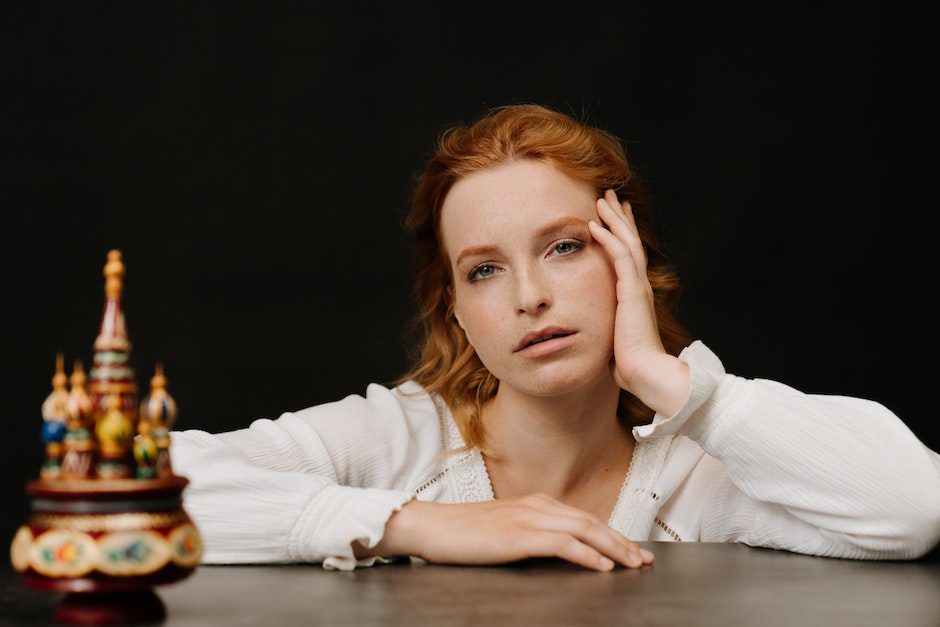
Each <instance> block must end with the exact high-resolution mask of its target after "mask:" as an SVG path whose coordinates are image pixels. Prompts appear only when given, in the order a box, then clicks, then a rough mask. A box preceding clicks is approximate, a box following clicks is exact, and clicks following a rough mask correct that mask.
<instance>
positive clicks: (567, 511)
mask: <svg viewBox="0 0 940 627" xmlns="http://www.w3.org/2000/svg"><path fill="white" fill-rule="evenodd" d="M530 496H531V497H532V498H533V507H535V508H536V509H538V510H539V511H542V512H545V513H548V514H556V515H559V516H569V517H572V518H575V519H581V520H588V521H590V522H591V523H593V524H595V525H597V527H598V528H599V529H601V530H602V531H603V532H604V533H606V534H607V535H609V536H610V537H611V539H612V540H613V541H614V542H616V543H617V544H621V545H623V546H625V547H626V548H627V550H628V551H632V552H634V553H636V554H637V555H638V556H640V559H641V560H642V561H643V562H644V563H650V562H652V553H650V557H646V556H644V555H643V554H642V552H641V551H640V545H639V544H637V543H636V542H634V541H633V540H631V539H630V538H628V537H626V536H625V535H623V534H622V533H620V532H619V531H617V530H616V529H612V528H611V527H610V525H608V524H606V523H605V522H603V521H602V520H601V519H600V518H598V517H597V516H594V515H592V514H589V513H588V512H586V511H584V510H582V509H578V508H576V507H571V506H570V505H565V504H564V503H562V502H561V501H558V500H556V499H553V498H551V497H550V496H548V495H546V494H541V493H537V494H532V495H530ZM647 553H649V551H647Z"/></svg>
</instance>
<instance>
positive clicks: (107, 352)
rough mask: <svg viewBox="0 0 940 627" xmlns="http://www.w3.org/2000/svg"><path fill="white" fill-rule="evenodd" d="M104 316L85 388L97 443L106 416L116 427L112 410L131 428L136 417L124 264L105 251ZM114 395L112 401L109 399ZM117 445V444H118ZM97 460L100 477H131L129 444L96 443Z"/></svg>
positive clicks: (116, 252) (116, 255) (117, 254)
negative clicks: (125, 304) (126, 321)
mask: <svg viewBox="0 0 940 627" xmlns="http://www.w3.org/2000/svg"><path fill="white" fill-rule="evenodd" d="M104 277H105V283H104V294H105V301H104V313H103V314H102V316H101V329H100V330H99V331H98V337H97V339H95V345H94V349H95V357H94V365H93V367H92V369H91V372H90V373H89V379H90V384H89V386H88V392H89V396H90V397H91V405H92V416H93V418H94V421H95V424H96V430H95V432H96V434H98V436H99V440H100V439H101V437H102V434H103V433H106V432H107V430H104V431H102V429H100V428H98V423H99V422H100V421H101V420H102V419H103V418H105V417H106V415H107V418H108V422H107V424H108V425H111V426H113V425H112V423H114V424H117V422H123V421H116V417H115V415H114V412H115V411H118V412H120V413H121V414H123V416H124V418H126V420H127V421H129V422H130V423H131V424H132V425H133V423H134V422H136V420H135V418H136V414H137V383H136V381H135V380H134V370H133V368H132V367H131V363H130V355H131V343H130V340H128V337H127V326H126V323H125V322H124V310H123V308H122V305H121V297H122V294H123V290H124V263H123V262H122V261H121V251H119V250H112V251H110V252H108V262H107V263H106V264H105V266H104ZM111 395H114V396H115V397H116V400H117V402H115V400H114V399H112V400H109V399H108V397H109V396H111ZM117 442H120V444H117ZM99 454H100V456H99V459H98V464H97V467H96V473H97V475H98V477H100V478H103V479H104V478H120V477H130V476H132V472H131V462H132V459H131V457H130V443H129V442H128V443H127V445H126V446H124V445H123V438H114V441H110V442H108V443H107V444H106V445H104V446H102V442H100V441H99Z"/></svg>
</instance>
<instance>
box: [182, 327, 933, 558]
mask: <svg viewBox="0 0 940 627" xmlns="http://www.w3.org/2000/svg"><path fill="white" fill-rule="evenodd" d="M679 359H681V360H682V361H684V362H686V363H688V364H689V366H690V374H691V383H690V385H691V391H690V395H689V398H688V401H687V402H686V404H685V405H684V406H683V407H682V409H680V410H679V412H678V413H676V414H675V415H674V416H671V417H667V416H663V415H661V414H659V413H656V414H655V416H654V417H653V421H652V422H651V423H650V424H648V425H643V426H639V427H635V428H634V429H633V435H634V438H635V439H636V441H637V445H636V447H635V450H634V454H633V460H632V462H631V464H630V470H629V471H628V472H627V475H626V477H625V478H624V482H623V486H622V488H621V491H620V496H619V500H618V502H617V504H616V506H615V507H614V510H613V513H612V515H611V517H610V520H609V522H608V524H609V526H610V527H612V528H613V529H616V530H617V531H619V532H620V533H622V534H624V535H625V536H627V537H628V538H630V539H632V540H665V541H675V542H688V541H704V542H742V543H745V544H748V545H751V546H762V547H770V548H777V549H786V550H789V551H795V552H798V553H806V554H812V555H821V556H829V557H842V558H855V559H913V558H916V557H920V556H922V555H924V554H926V553H927V552H929V551H930V550H931V548H933V546H934V545H936V544H937V543H938V541H940V454H938V453H936V452H934V451H932V450H930V449H929V448H927V447H926V446H925V445H924V444H923V443H922V442H921V441H920V440H918V438H917V437H916V436H915V435H914V434H913V433H912V432H911V431H910V430H909V429H908V428H907V426H905V424H904V423H903V422H902V421H901V420H900V419H899V418H898V417H897V416H896V415H895V414H894V413H892V412H891V411H890V410H888V409H887V408H886V407H884V406H883V405H881V404H880V403H877V402H875V401H870V400H864V399H860V398H853V397H847V396H835V395H821V394H805V393H803V392H800V391H798V390H796V389H794V388H792V387H789V386H787V385H784V384H782V383H779V382H776V381H771V380H767V379H745V378H742V377H738V376H735V375H733V374H728V373H726V372H725V370H724V367H723V366H722V363H721V361H720V360H719V359H718V357H716V356H715V354H714V353H713V352H712V351H711V350H710V349H709V348H708V347H706V346H705V344H703V343H702V342H701V341H700V340H697V341H695V342H693V343H692V344H690V345H689V346H688V347H686V348H685V349H684V350H683V351H682V352H681V353H680V354H679ZM401 390H404V391H405V392H409V393H414V392H418V395H416V396H405V395H404V394H402V393H401ZM171 437H172V446H171V460H172V464H173V467H174V471H175V472H176V473H177V474H180V475H183V476H186V477H188V478H189V480H190V485H189V486H188V487H187V488H186V490H185V492H184V504H185V508H186V510H187V511H188V512H189V514H190V516H191V517H192V518H193V520H194V521H195V523H196V525H197V526H198V528H199V530H200V532H201V534H202V537H203V540H204V543H205V553H204V557H203V562H204V563H210V564H211V563H260V562H268V563H271V562H322V565H323V568H325V569H327V570H333V569H339V570H353V569H354V568H356V567H357V566H372V565H373V564H374V563H375V562H376V561H377V560H378V561H379V562H380V563H387V562H388V561H389V560H388V559H386V558H382V557H370V558H365V559H360V560H357V559H356V558H355V555H354V554H353V549H352V544H351V543H352V541H353V540H358V541H359V543H360V544H362V545H363V546H365V547H368V548H372V547H374V546H375V545H376V544H378V542H379V541H380V540H381V539H382V536H383V534H384V530H385V523H386V522H387V521H388V518H389V517H390V516H391V515H392V513H393V512H395V511H398V510H399V509H401V507H402V506H403V505H404V504H405V503H407V502H408V501H410V500H412V499H414V498H416V499H419V500H422V501H434V502H438V503H470V502H476V501H485V500H491V499H493V498H494V496H493V489H492V485H491V484H490V480H489V477H488V475H487V472H486V466H485V465H484V462H483V459H482V456H481V454H480V452H479V450H478V449H473V450H472V451H471V452H469V453H464V454H460V455H451V456H449V457H448V458H446V459H445V460H444V461H434V457H435V456H436V455H437V454H439V453H441V452H442V451H444V450H450V449H453V448H457V447H459V446H462V445H463V444H464V441H463V438H462V437H461V435H460V432H459V431H458V429H457V426H456V423H455V422H454V419H453V416H452V415H451V413H450V411H449V410H448V407H447V405H446V403H444V402H443V401H442V399H441V398H440V397H439V396H437V395H432V394H428V393H427V392H425V391H424V389H423V388H422V387H421V386H420V385H418V384H417V383H416V382H414V381H408V382H407V383H405V384H403V385H402V386H401V389H399V388H391V389H389V388H386V387H384V386H382V385H380V384H377V383H371V384H369V385H368V386H367V388H366V395H365V397H362V396H359V395H356V394H351V395H349V396H347V397H345V398H343V399H342V400H338V401H333V402H328V403H323V404H320V405H315V406H313V407H309V408H307V409H303V410H301V411H296V412H287V413H284V414H282V415H281V416H280V417H279V418H278V419H277V420H268V419H260V420H255V421H254V422H252V423H251V425H250V426H249V427H247V428H245V429H239V430H236V431H230V432H227V433H218V434H210V433H207V432H205V431H200V430H195V429H193V430H188V431H174V432H172V434H171Z"/></svg>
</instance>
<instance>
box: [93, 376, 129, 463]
mask: <svg viewBox="0 0 940 627" xmlns="http://www.w3.org/2000/svg"><path fill="white" fill-rule="evenodd" d="M106 399H107V400H106V401H105V402H106V403H107V407H108V409H107V411H106V412H105V414H104V416H102V417H101V418H100V419H99V420H98V425H97V426H96V427H95V435H96V436H97V437H98V466H97V474H98V477H100V478H102V479H121V478H124V477H130V476H131V468H130V464H129V463H128V453H130V447H131V438H133V436H134V423H133V422H131V419H130V418H128V417H127V415H126V414H125V413H124V410H123V408H122V407H121V404H122V403H121V397H120V395H119V394H111V395H110V396H107V397H106Z"/></svg>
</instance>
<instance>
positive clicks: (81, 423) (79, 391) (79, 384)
mask: <svg viewBox="0 0 940 627" xmlns="http://www.w3.org/2000/svg"><path fill="white" fill-rule="evenodd" d="M86 379H87V377H86V376H85V369H84V368H83V367H82V360H80V359H76V360H75V366H74V367H73V368H72V376H71V377H69V383H71V385H72V389H71V390H69V397H68V400H67V401H66V405H65V409H66V413H67V414H68V419H69V428H72V426H73V424H74V427H75V428H78V427H84V428H87V427H88V426H89V425H88V420H89V419H90V418H91V397H89V396H88V392H86V391H85V380H86Z"/></svg>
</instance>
